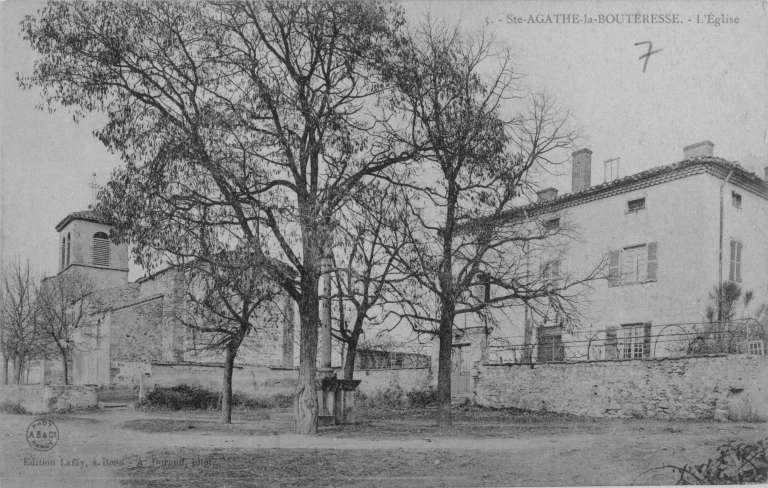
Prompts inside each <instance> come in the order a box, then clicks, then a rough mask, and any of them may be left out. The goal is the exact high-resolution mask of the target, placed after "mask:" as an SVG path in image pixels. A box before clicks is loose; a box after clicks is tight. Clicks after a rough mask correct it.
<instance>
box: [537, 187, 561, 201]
mask: <svg viewBox="0 0 768 488" xmlns="http://www.w3.org/2000/svg"><path fill="white" fill-rule="evenodd" d="M536 194H537V195H538V196H539V203H541V202H548V201H549V200H554V199H555V198H557V189H556V188H544V189H543V190H539V191H537V192H536Z"/></svg>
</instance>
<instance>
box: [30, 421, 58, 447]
mask: <svg viewBox="0 0 768 488" xmlns="http://www.w3.org/2000/svg"><path fill="white" fill-rule="evenodd" d="M27 442H28V443H29V445H30V446H32V447H33V448H34V449H35V450H37V451H47V450H49V449H51V448H53V446H55V445H56V443H57V442H59V429H58V428H57V427H56V424H54V423H53V422H52V421H50V420H46V419H37V420H35V421H34V422H32V423H31V424H29V427H27Z"/></svg>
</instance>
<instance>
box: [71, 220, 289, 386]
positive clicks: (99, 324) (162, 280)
mask: <svg viewBox="0 0 768 488" xmlns="http://www.w3.org/2000/svg"><path fill="white" fill-rule="evenodd" d="M56 231H58V233H59V243H60V248H59V252H60V270H59V274H58V276H62V275H65V274H67V273H81V274H84V275H86V276H87V277H88V278H89V281H90V282H91V283H92V286H93V289H94V292H93V293H92V294H91V295H90V296H89V297H88V298H87V299H88V300H89V301H90V303H89V314H90V319H89V321H88V322H89V326H88V327H86V328H84V330H83V331H82V333H79V334H76V335H75V340H74V341H73V344H72V345H71V347H72V354H71V357H72V367H71V368H70V371H71V375H72V378H71V379H72V383H73V384H95V385H100V386H110V387H137V386H138V385H139V383H140V382H141V381H142V378H145V377H148V376H149V375H151V372H152V365H153V364H154V365H163V366H174V367H177V369H178V368H180V370H181V371H184V370H185V368H186V370H189V371H192V370H194V369H195V367H197V366H201V365H210V366H213V365H216V364H220V363H223V355H222V354H219V353H214V352H211V351H202V350H200V348H199V347H198V343H199V337H196V336H195V333H194V331H193V330H192V329H189V328H187V327H186V326H184V325H183V324H182V323H181V321H180V320H179V319H178V314H177V313H176V311H177V310H178V309H179V307H180V306H181V305H183V303H184V300H185V293H186V290H185V288H184V280H183V279H182V278H183V277H182V275H181V273H180V272H179V271H178V270H176V269H173V268H168V269H165V270H162V271H159V272H157V273H155V274H153V275H150V276H147V277H144V278H141V279H139V280H137V281H134V282H129V281H128V256H129V249H128V245H127V244H115V243H114V242H111V241H110V239H109V234H110V226H109V224H108V223H107V222H105V221H103V220H102V219H100V218H99V217H98V216H97V215H96V214H95V213H94V212H93V211H83V212H74V213H71V214H69V215H68V216H67V217H65V218H64V219H63V220H62V221H61V222H60V223H59V224H58V225H57V226H56ZM276 303H277V305H275V306H276V307H277V308H279V310H276V312H277V313H273V314H270V315H271V316H272V317H278V318H277V319H271V320H260V319H259V317H256V318H255V319H254V329H253V330H252V332H251V333H250V334H249V335H248V336H247V337H246V339H245V341H244V342H243V344H242V345H241V346H240V349H239V353H238V357H237V359H236V362H235V364H236V365H239V366H265V367H279V368H293V366H294V304H293V301H292V300H291V299H290V297H288V295H287V294H281V295H280V296H279V297H278V299H277V300H276Z"/></svg>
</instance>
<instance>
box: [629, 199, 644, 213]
mask: <svg viewBox="0 0 768 488" xmlns="http://www.w3.org/2000/svg"><path fill="white" fill-rule="evenodd" d="M640 210H645V198H637V199H635V200H630V201H628V202H627V212H639V211H640Z"/></svg>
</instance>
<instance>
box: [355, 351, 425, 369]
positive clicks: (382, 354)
mask: <svg viewBox="0 0 768 488" xmlns="http://www.w3.org/2000/svg"><path fill="white" fill-rule="evenodd" d="M429 366H430V357H429V356H427V355H425V354H415V353H407V352H388V351H378V350H374V349H361V350H358V351H357V355H356V356H355V369H358V370H367V369H411V368H429Z"/></svg>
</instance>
